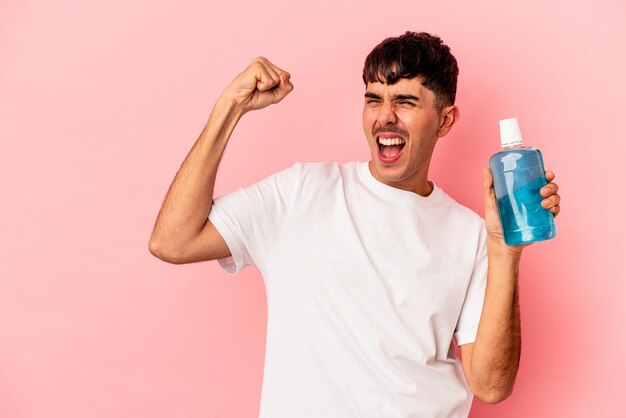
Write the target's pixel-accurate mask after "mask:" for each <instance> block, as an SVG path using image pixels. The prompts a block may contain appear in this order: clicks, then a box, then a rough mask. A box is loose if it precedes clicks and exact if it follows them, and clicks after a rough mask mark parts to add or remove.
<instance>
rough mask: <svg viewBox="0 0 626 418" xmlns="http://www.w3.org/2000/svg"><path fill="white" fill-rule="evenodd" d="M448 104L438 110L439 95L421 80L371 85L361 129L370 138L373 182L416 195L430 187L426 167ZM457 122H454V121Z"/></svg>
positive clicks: (443, 126)
mask: <svg viewBox="0 0 626 418" xmlns="http://www.w3.org/2000/svg"><path fill="white" fill-rule="evenodd" d="M450 111H451V112H452V115H455V114H456V113H455V112H456V109H455V108H454V106H450V107H448V108H445V109H444V110H442V112H438V111H437V110H436V109H435V97H434V94H433V92H432V91H430V90H428V89H427V88H426V87H424V86H423V85H422V83H421V80H420V78H419V77H416V78H411V79H406V78H401V79H400V80H398V81H397V82H396V83H395V84H393V85H388V84H383V83H379V82H375V83H367V88H366V91H365V106H364V108H363V129H364V131H365V136H366V137H367V141H368V145H369V147H370V153H371V156H372V162H371V163H370V171H371V173H372V175H373V176H374V178H376V179H377V180H378V181H380V182H382V183H385V184H387V185H389V186H393V187H397V188H400V189H404V190H410V191H414V192H417V193H419V192H423V191H424V190H425V189H428V192H427V193H430V186H429V185H428V178H427V177H428V167H429V165H430V159H431V156H432V154H433V151H434V148H435V144H436V143H437V138H438V137H440V136H443V135H445V134H446V133H447V132H448V130H449V128H450V127H451V124H450V126H446V123H447V122H446V115H447V114H448V113H449V112H450ZM452 122H454V121H452Z"/></svg>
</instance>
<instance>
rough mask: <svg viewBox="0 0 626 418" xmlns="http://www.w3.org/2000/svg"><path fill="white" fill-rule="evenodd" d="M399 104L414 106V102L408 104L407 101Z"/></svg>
mask: <svg viewBox="0 0 626 418" xmlns="http://www.w3.org/2000/svg"><path fill="white" fill-rule="evenodd" d="M399 104H401V105H409V106H413V102H407V101H406V100H403V101H401V102H400V103H399Z"/></svg>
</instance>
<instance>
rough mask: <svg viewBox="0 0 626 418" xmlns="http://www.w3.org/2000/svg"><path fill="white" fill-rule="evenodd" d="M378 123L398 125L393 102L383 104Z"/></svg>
mask: <svg viewBox="0 0 626 418" xmlns="http://www.w3.org/2000/svg"><path fill="white" fill-rule="evenodd" d="M377 119H378V123H379V124H381V125H383V126H384V125H388V124H394V123H396V107H395V106H394V104H393V103H391V102H386V103H383V104H382V106H381V107H380V110H379V111H378V118H377Z"/></svg>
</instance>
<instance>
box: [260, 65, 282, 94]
mask: <svg viewBox="0 0 626 418" xmlns="http://www.w3.org/2000/svg"><path fill="white" fill-rule="evenodd" d="M257 71H258V72H257V75H256V77H257V83H256V88H257V90H259V91H267V90H271V89H273V88H274V87H276V86H277V85H278V83H280V78H279V77H278V75H272V74H271V73H270V71H269V69H268V67H266V66H264V65H263V64H260V65H259V66H258V69H257Z"/></svg>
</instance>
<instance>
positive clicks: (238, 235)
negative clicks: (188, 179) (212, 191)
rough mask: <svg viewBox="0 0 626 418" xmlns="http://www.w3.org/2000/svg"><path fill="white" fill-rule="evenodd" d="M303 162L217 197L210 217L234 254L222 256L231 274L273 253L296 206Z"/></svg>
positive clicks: (225, 266)
mask: <svg viewBox="0 0 626 418" xmlns="http://www.w3.org/2000/svg"><path fill="white" fill-rule="evenodd" d="M301 171H302V164H300V163H296V164H294V165H293V166H292V167H290V168H288V169H286V170H283V171H280V172H278V173H276V174H273V175H271V176H269V177H267V178H265V179H263V180H261V181H259V182H258V183H255V184H253V185H251V186H248V187H245V188H240V189H238V190H235V191H233V192H231V193H228V194H226V195H224V196H220V197H218V198H216V199H214V200H213V205H212V207H211V211H210V212H209V217H208V218H209V220H210V221H211V223H212V224H213V225H214V226H215V228H216V229H217V231H218V232H219V233H220V234H221V235H222V238H224V241H225V242H226V245H227V246H228V249H229V250H230V253H231V256H230V257H226V258H220V259H218V263H219V265H220V266H221V267H222V268H223V269H224V270H226V271H227V272H228V273H230V274H236V273H239V272H240V271H241V270H243V269H244V268H245V267H246V266H248V265H251V264H255V265H262V264H263V262H264V261H265V259H266V258H267V257H268V256H269V255H270V253H271V251H272V248H273V246H274V243H275V242H276V240H277V239H278V237H279V235H280V231H281V229H282V226H283V224H284V222H285V221H286V220H287V218H288V215H289V212H290V210H291V208H292V207H293V202H294V199H295V197H296V193H297V189H298V183H299V180H300V175H301Z"/></svg>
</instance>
